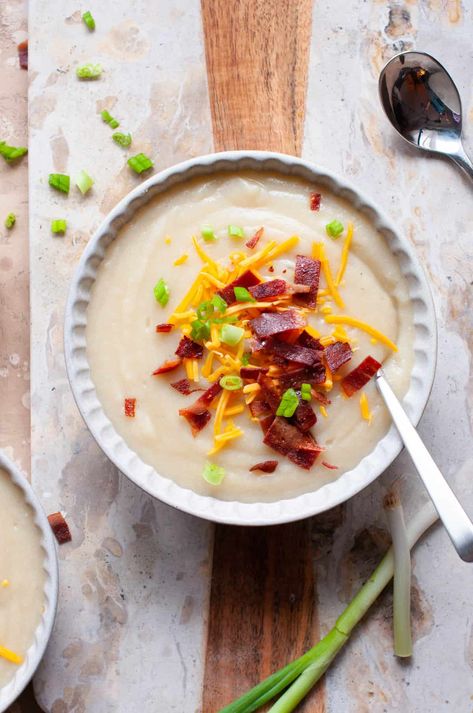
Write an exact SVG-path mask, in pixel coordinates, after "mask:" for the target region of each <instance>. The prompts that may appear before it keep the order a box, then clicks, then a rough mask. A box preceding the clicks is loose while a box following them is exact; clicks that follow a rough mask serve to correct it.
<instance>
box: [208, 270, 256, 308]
mask: <svg viewBox="0 0 473 713" xmlns="http://www.w3.org/2000/svg"><path fill="white" fill-rule="evenodd" d="M258 282H260V279H259V278H258V277H256V275H255V274H254V273H253V272H251V270H246V271H245V272H244V273H243V275H240V277H237V279H236V280H233V282H230V284H229V285H227V286H226V287H224V288H223V290H219V292H217V294H218V295H219V296H220V297H221V298H222V299H223V300H225V302H226V303H227V305H232V304H233V303H234V302H236V297H235V291H234V287H246V288H248V287H253V285H257V284H258Z"/></svg>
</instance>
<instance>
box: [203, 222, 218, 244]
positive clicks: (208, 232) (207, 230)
mask: <svg viewBox="0 0 473 713" xmlns="http://www.w3.org/2000/svg"><path fill="white" fill-rule="evenodd" d="M200 233H201V235H202V237H203V239H204V240H206V241H207V242H208V243H211V242H213V241H214V240H216V237H215V233H214V231H213V228H211V227H210V225H203V226H202V228H201V230H200Z"/></svg>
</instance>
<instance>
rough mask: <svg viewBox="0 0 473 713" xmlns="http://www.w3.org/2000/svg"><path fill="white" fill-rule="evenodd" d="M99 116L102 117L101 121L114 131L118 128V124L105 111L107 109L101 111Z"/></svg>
mask: <svg viewBox="0 0 473 713" xmlns="http://www.w3.org/2000/svg"><path fill="white" fill-rule="evenodd" d="M100 116H101V117H102V121H104V122H105V123H106V124H108V125H109V126H110V128H111V129H116V128H117V126H120V122H119V121H117V120H116V119H114V118H113V116H112V115H111V114H110V113H109V112H108V111H107V109H104V110H103V111H101V112H100Z"/></svg>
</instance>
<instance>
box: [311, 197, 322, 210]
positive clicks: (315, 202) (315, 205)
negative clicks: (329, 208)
mask: <svg viewBox="0 0 473 713" xmlns="http://www.w3.org/2000/svg"><path fill="white" fill-rule="evenodd" d="M321 198H322V196H321V195H320V193H311V194H310V209H311V210H319V208H320V200H321Z"/></svg>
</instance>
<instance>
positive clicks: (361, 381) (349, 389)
mask: <svg viewBox="0 0 473 713" xmlns="http://www.w3.org/2000/svg"><path fill="white" fill-rule="evenodd" d="M378 369H381V364H380V363H379V361H376V359H373V357H372V356H367V357H366V359H363V361H362V362H361V364H358V366H357V367H356V368H355V369H353V371H350V373H349V374H347V375H346V376H344V377H343V379H342V380H341V382H340V384H341V387H342V389H343V391H344V392H345V394H346V395H347V396H353V394H354V393H355V392H356V391H359V390H360V389H362V388H363V386H364V385H365V384H367V383H368V381H369V380H370V379H371V378H372V377H373V376H374V375H375V374H376V372H377V371H378Z"/></svg>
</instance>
